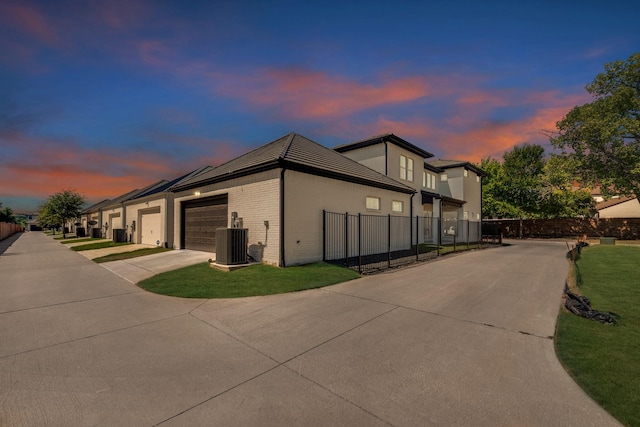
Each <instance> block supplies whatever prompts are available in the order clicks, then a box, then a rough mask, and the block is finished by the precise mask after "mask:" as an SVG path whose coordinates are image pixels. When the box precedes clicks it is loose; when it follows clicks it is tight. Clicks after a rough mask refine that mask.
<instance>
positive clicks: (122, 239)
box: [112, 228, 127, 243]
mask: <svg viewBox="0 0 640 427" xmlns="http://www.w3.org/2000/svg"><path fill="white" fill-rule="evenodd" d="M112 231H113V243H126V241H127V230H125V229H124V228H114V229H113V230H112Z"/></svg>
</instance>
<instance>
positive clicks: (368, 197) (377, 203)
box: [364, 196, 380, 212]
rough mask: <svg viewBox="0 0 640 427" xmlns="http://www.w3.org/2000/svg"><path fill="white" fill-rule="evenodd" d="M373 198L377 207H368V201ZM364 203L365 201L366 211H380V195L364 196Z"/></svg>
mask: <svg viewBox="0 0 640 427" xmlns="http://www.w3.org/2000/svg"><path fill="white" fill-rule="evenodd" d="M374 200H375V201H376V206H377V207H375V208H374V207H370V206H369V201H374ZM364 203H365V208H366V209H367V210H368V211H378V212H379V211H380V197H376V196H366V198H365V202H364Z"/></svg>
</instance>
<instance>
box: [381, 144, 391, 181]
mask: <svg viewBox="0 0 640 427" xmlns="http://www.w3.org/2000/svg"><path fill="white" fill-rule="evenodd" d="M380 142H382V143H383V144H384V174H385V175H386V176H389V154H388V153H389V147H388V146H387V141H385V140H384V139H383V138H380Z"/></svg>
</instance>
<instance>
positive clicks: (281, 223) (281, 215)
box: [280, 165, 287, 267]
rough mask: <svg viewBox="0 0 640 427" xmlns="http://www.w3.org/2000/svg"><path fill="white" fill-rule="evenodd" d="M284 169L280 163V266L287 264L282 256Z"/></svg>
mask: <svg viewBox="0 0 640 427" xmlns="http://www.w3.org/2000/svg"><path fill="white" fill-rule="evenodd" d="M286 170H287V169H286V167H285V166H284V165H282V169H281V171H280V267H286V266H287V264H286V263H285V256H284V230H285V226H284V173H285V172H286Z"/></svg>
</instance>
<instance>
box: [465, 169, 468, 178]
mask: <svg viewBox="0 0 640 427" xmlns="http://www.w3.org/2000/svg"><path fill="white" fill-rule="evenodd" d="M468 176H469V171H468V170H466V169H465V170H464V177H465V178H466V177H468Z"/></svg>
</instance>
